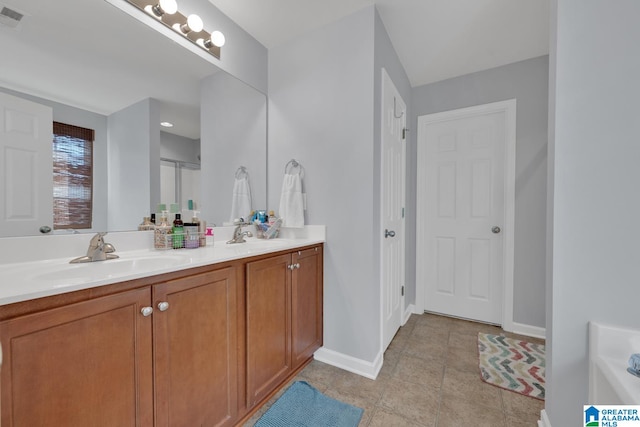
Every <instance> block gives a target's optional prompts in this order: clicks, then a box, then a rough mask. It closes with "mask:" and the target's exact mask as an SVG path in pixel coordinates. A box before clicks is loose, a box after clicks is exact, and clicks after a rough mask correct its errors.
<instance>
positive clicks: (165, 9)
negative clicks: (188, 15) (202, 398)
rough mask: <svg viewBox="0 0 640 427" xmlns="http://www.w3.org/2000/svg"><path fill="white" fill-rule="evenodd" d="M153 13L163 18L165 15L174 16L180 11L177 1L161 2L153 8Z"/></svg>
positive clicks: (161, 0) (166, 0)
mask: <svg viewBox="0 0 640 427" xmlns="http://www.w3.org/2000/svg"><path fill="white" fill-rule="evenodd" d="M151 11H152V12H153V14H154V15H156V16H157V17H158V18H160V17H162V15H164V14H165V13H166V14H167V15H173V14H174V13H176V12H177V11H178V4H177V3H176V0H160V2H159V3H158V4H156V5H155V6H153V7H152V8H151Z"/></svg>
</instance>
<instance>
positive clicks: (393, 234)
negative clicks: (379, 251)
mask: <svg viewBox="0 0 640 427" xmlns="http://www.w3.org/2000/svg"><path fill="white" fill-rule="evenodd" d="M387 237H396V232H395V231H393V230H387V229H386V228H385V229H384V238H385V239H386V238H387Z"/></svg>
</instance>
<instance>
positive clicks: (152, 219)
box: [151, 213, 156, 225]
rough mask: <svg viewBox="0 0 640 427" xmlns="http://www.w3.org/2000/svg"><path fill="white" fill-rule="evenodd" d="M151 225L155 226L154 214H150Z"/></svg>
mask: <svg viewBox="0 0 640 427" xmlns="http://www.w3.org/2000/svg"><path fill="white" fill-rule="evenodd" d="M151 224H153V225H156V214H155V213H152V214H151Z"/></svg>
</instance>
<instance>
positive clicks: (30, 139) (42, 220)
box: [0, 93, 53, 237]
mask: <svg viewBox="0 0 640 427" xmlns="http://www.w3.org/2000/svg"><path fill="white" fill-rule="evenodd" d="M52 149H53V119H52V111H51V108H50V107H47V106H44V105H40V104H36V103H35V102H31V101H27V100H24V99H22V98H17V97H15V96H11V95H7V94H5V93H0V165H2V173H1V175H0V236H2V237H10V236H25V235H35V234H39V232H40V231H39V230H40V227H42V226H47V227H49V228H50V229H53V154H52Z"/></svg>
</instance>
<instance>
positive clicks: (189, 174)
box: [160, 158, 200, 210]
mask: <svg viewBox="0 0 640 427" xmlns="http://www.w3.org/2000/svg"><path fill="white" fill-rule="evenodd" d="M199 198H200V164H199V163H191V162H186V161H181V160H172V159H165V158H162V159H160V200H161V201H162V203H164V204H166V205H167V206H169V205H170V204H171V203H178V205H179V207H180V209H181V210H182V209H188V205H189V203H188V201H189V200H193V201H196V206H195V207H194V209H198V207H197V203H198V202H199Z"/></svg>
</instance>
